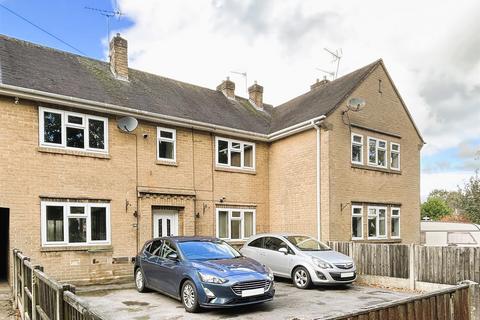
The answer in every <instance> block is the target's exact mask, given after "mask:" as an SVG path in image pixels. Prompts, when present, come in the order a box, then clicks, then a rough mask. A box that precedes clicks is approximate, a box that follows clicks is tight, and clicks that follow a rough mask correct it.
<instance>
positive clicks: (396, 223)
mask: <svg viewBox="0 0 480 320" xmlns="http://www.w3.org/2000/svg"><path fill="white" fill-rule="evenodd" d="M391 237H392V238H400V208H392V212H391Z"/></svg>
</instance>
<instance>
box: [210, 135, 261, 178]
mask: <svg viewBox="0 0 480 320" xmlns="http://www.w3.org/2000/svg"><path fill="white" fill-rule="evenodd" d="M220 140H222V141H226V142H227V143H228V150H227V158H228V163H227V164H225V163H219V162H218V143H219V141H220ZM234 143H239V144H240V150H238V149H236V148H233V147H232V145H233V144H234ZM245 146H251V147H252V152H253V155H252V166H251V167H247V166H245V165H244V151H245ZM232 150H234V151H235V150H238V152H239V153H240V167H236V166H232V165H231V151H232ZM255 156H256V150H255V143H253V142H246V141H241V140H233V139H228V138H223V137H215V165H216V166H217V167H223V168H232V169H243V170H251V171H254V170H255Z"/></svg>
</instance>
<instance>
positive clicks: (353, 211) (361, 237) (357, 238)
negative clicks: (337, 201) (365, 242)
mask: <svg viewBox="0 0 480 320" xmlns="http://www.w3.org/2000/svg"><path fill="white" fill-rule="evenodd" d="M355 209H360V213H355ZM353 217H359V218H360V221H361V224H360V225H361V227H362V228H361V230H360V237H354V236H353ZM351 223H352V230H351V235H352V240H361V239H363V206H361V205H352V218H351Z"/></svg>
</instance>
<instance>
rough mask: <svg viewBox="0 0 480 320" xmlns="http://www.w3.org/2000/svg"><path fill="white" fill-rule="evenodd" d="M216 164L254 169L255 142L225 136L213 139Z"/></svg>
mask: <svg viewBox="0 0 480 320" xmlns="http://www.w3.org/2000/svg"><path fill="white" fill-rule="evenodd" d="M215 150H216V162H217V166H221V167H231V168H240V169H248V170H253V169H255V144H253V143H250V142H244V141H237V140H231V139H226V138H218V137H217V138H216V139H215Z"/></svg>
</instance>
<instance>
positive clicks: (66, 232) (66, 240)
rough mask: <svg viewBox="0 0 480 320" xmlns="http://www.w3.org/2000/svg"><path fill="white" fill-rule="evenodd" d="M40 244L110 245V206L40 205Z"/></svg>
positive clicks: (68, 203)
mask: <svg viewBox="0 0 480 320" xmlns="http://www.w3.org/2000/svg"><path fill="white" fill-rule="evenodd" d="M41 208H42V209H41V210H42V212H41V216H42V232H41V233H42V244H43V245H44V246H75V245H96V244H110V205H109V204H106V203H84V202H67V203H65V202H47V201H44V202H42V205H41Z"/></svg>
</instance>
